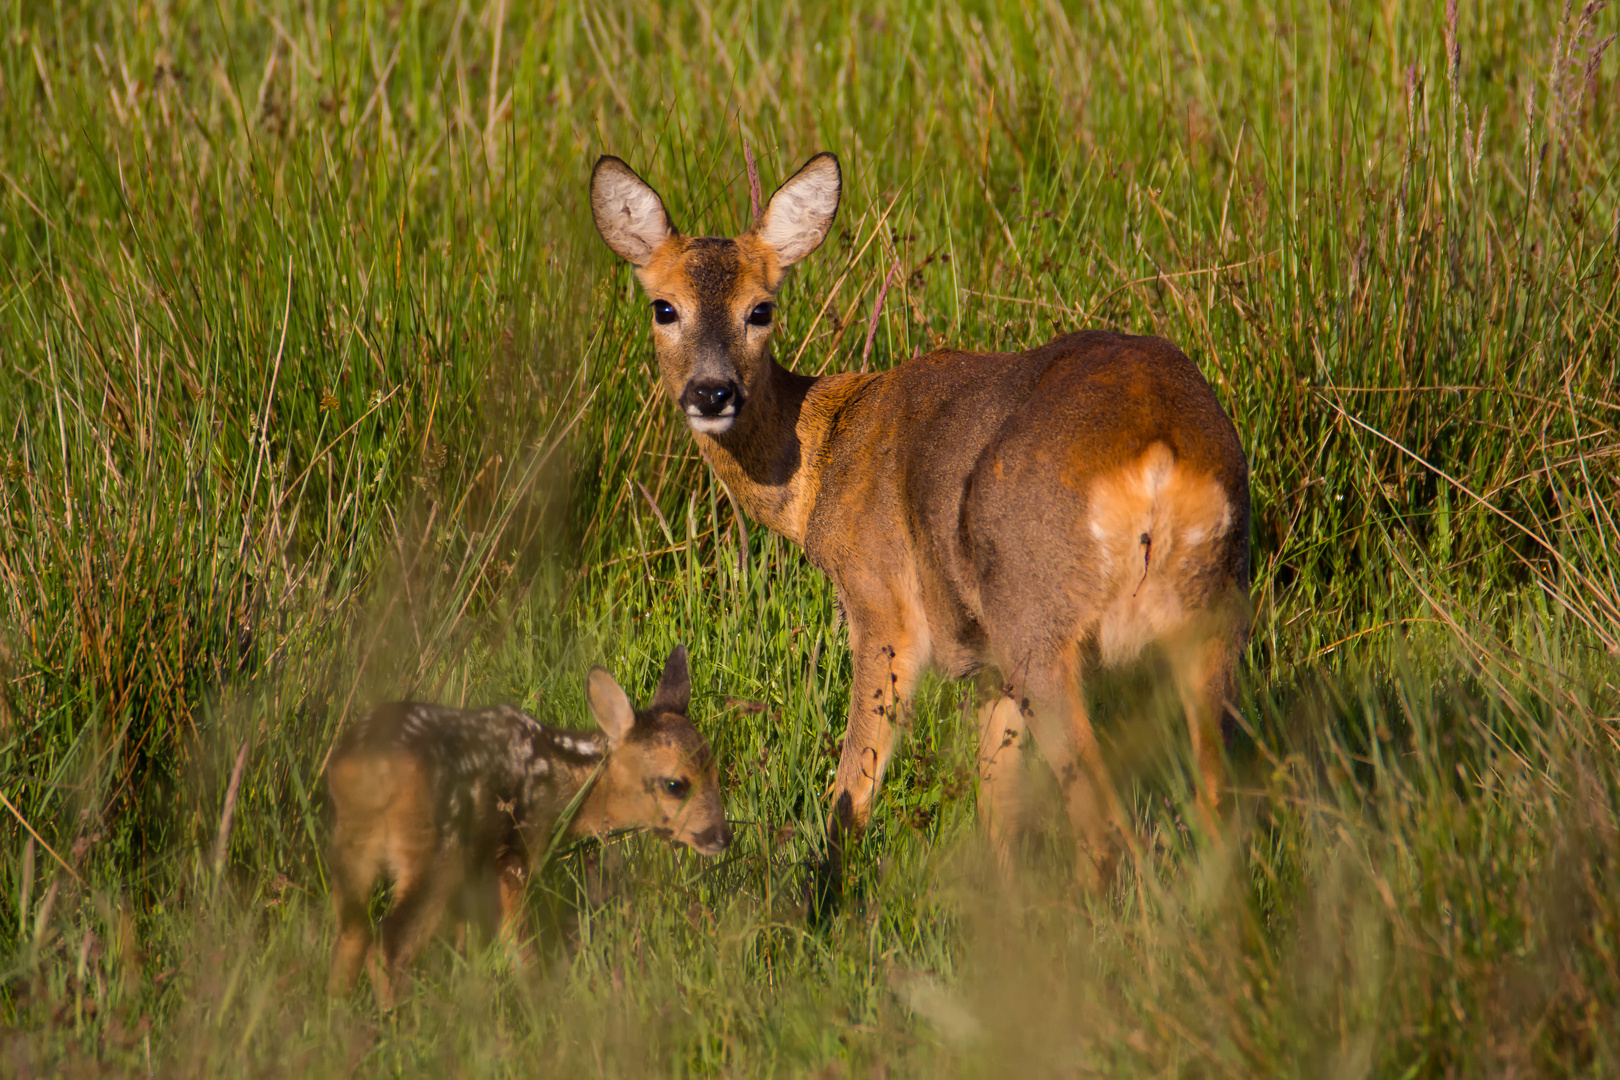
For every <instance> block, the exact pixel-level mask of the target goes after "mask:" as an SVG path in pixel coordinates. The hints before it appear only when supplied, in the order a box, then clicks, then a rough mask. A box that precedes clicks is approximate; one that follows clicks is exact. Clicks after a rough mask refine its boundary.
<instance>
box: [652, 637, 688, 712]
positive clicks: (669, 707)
mask: <svg viewBox="0 0 1620 1080" xmlns="http://www.w3.org/2000/svg"><path fill="white" fill-rule="evenodd" d="M691 703H692V676H691V675H690V674H689V673H688V671H687V668H686V646H685V645H677V646H675V647H674V648H673V649H671V650H669V659H668V660H665V661H664V675H663V678H661V679H659V680H658V692H657V693H655V694H653V700H652V711H653V712H672V713H680V714H681V715H682V716H685V715H686V707H687V706H688V705H690V704H691Z"/></svg>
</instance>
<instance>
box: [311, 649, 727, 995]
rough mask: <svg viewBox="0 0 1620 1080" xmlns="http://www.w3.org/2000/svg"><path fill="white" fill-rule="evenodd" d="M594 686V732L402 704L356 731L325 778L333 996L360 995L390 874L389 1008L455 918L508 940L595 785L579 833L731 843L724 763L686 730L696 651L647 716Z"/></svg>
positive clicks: (377, 974) (598, 674)
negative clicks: (535, 882) (370, 909)
mask: <svg viewBox="0 0 1620 1080" xmlns="http://www.w3.org/2000/svg"><path fill="white" fill-rule="evenodd" d="M586 685H587V691H588V693H587V696H588V698H589V701H590V706H591V712H592V714H593V715H594V716H595V718H596V721H597V724H598V725H599V726H600V728H601V730H600V731H597V732H583V731H581V732H571V731H564V730H561V729H557V728H548V727H545V726H544V725H542V724H540V723H539V722H538V721H537V720H535V719H534V718H533V717H531V716H528V715H526V714H524V713H522V712H519V711H518V710H517V709H513V708H511V707H509V706H498V707H496V708H493V709H483V710H476V711H468V710H461V709H451V708H446V707H445V706H442V705H419V704H415V703H413V702H396V703H393V704H390V705H383V706H380V707H379V708H377V709H375V710H373V711H372V712H371V713H370V714H369V715H368V716H366V718H365V719H363V720H362V721H360V722H359V723H358V724H356V725H354V726H353V727H351V728H350V729H349V730H348V731H347V732H345V733H344V735H343V737H342V739H340V740H339V742H338V744H337V746H336V747H335V748H334V750H333V751H332V759H331V761H330V762H329V763H328V767H327V774H326V777H327V790H328V792H329V794H330V796H331V801H332V807H333V811H334V821H333V826H332V847H331V853H330V857H329V863H330V869H331V875H332V899H333V902H334V905H335V906H336V909H337V917H338V938H337V945H336V948H335V950H334V955H333V959H332V977H331V987H332V990H333V992H338V993H341V992H345V991H347V990H348V989H349V988H351V987H352V986H353V985H354V983H355V980H356V979H357V978H358V977H359V974H360V969H361V968H362V967H363V966H365V964H366V959H367V955H368V953H369V952H370V949H371V944H372V936H371V923H370V919H369V917H368V915H367V911H366V908H367V905H368V903H369V901H370V899H371V891H372V888H373V887H374V886H375V884H376V882H377V881H378V879H379V878H389V879H392V881H393V891H394V897H393V904H392V905H391V907H390V909H389V911H388V913H387V914H386V915H385V916H384V917H383V920H382V927H381V931H382V951H383V962H382V964H381V965H373V967H372V979H373V982H374V983H375V985H376V988H377V994H378V998H379V1000H380V1001H381V1003H382V1005H383V1007H384V1008H388V1007H391V1005H392V1002H393V999H394V995H395V993H396V992H397V990H398V988H399V985H400V983H401V981H402V980H403V978H404V976H405V972H406V971H407V970H408V969H409V967H410V964H411V961H412V960H413V959H414V958H415V956H416V954H417V953H418V952H420V951H421V949H422V946H423V945H424V944H426V942H427V940H428V938H429V937H430V936H431V935H432V934H433V932H434V931H435V930H436V929H437V928H438V926H439V923H440V922H441V921H442V919H443V916H444V914H445V912H446V910H447V909H451V908H453V909H454V911H455V914H456V915H457V916H458V918H461V919H466V920H467V921H469V922H471V923H472V924H473V925H474V926H476V927H477V928H478V929H479V930H481V931H483V932H484V934H485V935H486V936H488V935H490V934H492V933H494V931H495V929H496V927H500V928H501V930H502V931H503V932H504V933H507V934H511V933H512V932H513V931H514V929H515V920H516V918H517V914H518V910H519V900H520V899H521V895H522V890H523V882H524V880H525V878H526V877H527V876H528V873H529V871H530V868H531V866H532V864H533V861H534V859H535V857H536V856H537V855H539V854H540V853H541V852H543V851H544V850H545V848H546V845H547V844H548V843H549V842H550V841H551V837H552V834H553V832H554V831H555V828H556V823H557V820H558V817H559V815H561V814H562V813H563V812H564V811H565V810H566V808H567V807H568V806H569V805H570V803H571V802H572V801H573V800H574V798H575V796H576V795H578V794H579V793H580V791H581V789H583V788H585V787H586V785H590V786H589V790H588V791H586V793H585V796H584V799H583V801H582V802H581V803H580V804H579V807H578V810H577V812H576V813H575V815H574V817H573V819H572V821H571V822H570V823H569V825H568V831H567V835H569V836H580V835H586V834H591V833H602V832H606V831H608V830H611V829H637V828H644V829H651V830H653V831H654V832H656V833H657V834H658V835H660V836H663V837H666V838H668V839H669V840H671V841H672V842H675V843H680V844H686V845H688V846H690V847H692V848H694V849H695V850H698V851H701V852H703V853H705V854H715V853H717V852H719V851H721V850H723V849H724V848H725V846H726V845H727V844H728V843H729V842H730V840H731V829H730V827H729V826H728V825H727V824H726V822H725V817H724V814H723V812H722V810H721V806H720V789H719V779H718V776H717V774H716V771H715V765H714V758H713V755H712V753H711V752H710V750H709V744H708V742H707V741H705V740H704V738H703V736H702V735H700V734H699V733H698V731H697V729H696V728H694V727H693V726H692V723H691V721H690V720H688V719H687V718H686V709H687V704H688V701H689V697H690V683H689V681H688V678H687V667H686V650H685V649H684V648H680V647H677V648H676V649H675V650H674V651H673V652H671V653H670V656H669V660H668V662H667V663H666V664H665V667H664V677H663V680H662V681H661V682H660V684H659V688H658V692H657V694H656V695H655V696H654V698H653V702H652V705H651V706H650V707H649V708H648V709H646V710H644V711H642V712H639V713H638V712H635V711H634V710H633V709H632V708H631V705H630V699H629V698H628V697H626V696H625V693H624V691H623V690H621V689H620V688H619V685H618V684H617V683H616V682H614V681H613V678H612V676H610V675H609V674H608V673H607V672H605V671H603V670H602V669H600V668H595V669H593V670H592V671H591V674H590V678H589V680H588V681H587V684H586Z"/></svg>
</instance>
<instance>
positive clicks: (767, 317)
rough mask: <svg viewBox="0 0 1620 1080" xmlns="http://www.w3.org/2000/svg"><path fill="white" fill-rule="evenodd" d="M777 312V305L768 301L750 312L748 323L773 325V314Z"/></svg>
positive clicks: (751, 324) (752, 324)
mask: <svg viewBox="0 0 1620 1080" xmlns="http://www.w3.org/2000/svg"><path fill="white" fill-rule="evenodd" d="M775 313H776V305H775V304H773V303H770V302H769V301H766V302H765V303H763V304H760V305H759V306H758V307H756V308H755V309H754V310H753V311H750V312H749V313H748V324H749V325H750V326H769V325H771V316H772V315H774V314H775Z"/></svg>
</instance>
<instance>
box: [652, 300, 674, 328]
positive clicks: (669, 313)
mask: <svg viewBox="0 0 1620 1080" xmlns="http://www.w3.org/2000/svg"><path fill="white" fill-rule="evenodd" d="M652 309H653V318H654V319H656V320H657V321H658V322H661V323H672V322H674V321H675V320H676V319H678V318H680V316H678V315H676V314H675V305H674V304H671V303H670V302H669V301H668V300H654V301H653V302H652Z"/></svg>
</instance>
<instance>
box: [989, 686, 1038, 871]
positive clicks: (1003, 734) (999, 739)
mask: <svg viewBox="0 0 1620 1080" xmlns="http://www.w3.org/2000/svg"><path fill="white" fill-rule="evenodd" d="M1025 727H1026V724H1025V721H1024V713H1023V710H1022V709H1020V708H1019V707H1018V702H1017V700H1016V699H1014V698H1012V697H1010V696H1009V695H1008V694H1006V693H1005V692H1004V691H1003V690H1002V689H1001V688H999V687H998V688H997V689H996V691H995V692H994V694H993V696H991V697H990V698H989V700H987V701H985V703H984V704H983V705H981V706H980V707H979V823H980V825H981V826H982V827H983V828H984V831H985V834H986V835H987V836H988V837H989V838H990V846H991V849H992V851H994V853H995V857H996V861H997V863H999V864H1000V866H1001V868H1002V870H1003V871H1004V872H1010V871H1011V869H1012V845H1013V842H1014V841H1015V840H1016V839H1017V837H1018V828H1019V825H1020V824H1021V821H1022V818H1023V809H1024V788H1023V785H1024V753H1023V747H1022V742H1023V737H1024V730H1025Z"/></svg>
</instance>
